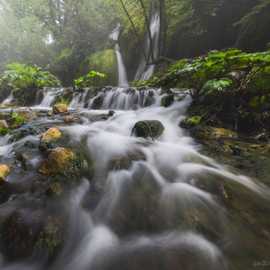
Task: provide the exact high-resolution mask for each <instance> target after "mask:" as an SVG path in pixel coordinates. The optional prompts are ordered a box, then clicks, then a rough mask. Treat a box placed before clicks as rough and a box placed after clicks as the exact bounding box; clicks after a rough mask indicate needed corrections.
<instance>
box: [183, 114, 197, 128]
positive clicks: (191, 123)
mask: <svg viewBox="0 0 270 270" xmlns="http://www.w3.org/2000/svg"><path fill="white" fill-rule="evenodd" d="M201 121H202V117H201V116H199V115H195V116H191V117H188V118H186V119H184V120H183V121H182V122H181V123H180V127H181V128H187V129H189V128H192V127H196V126H198V125H199V124H200V123H201Z"/></svg>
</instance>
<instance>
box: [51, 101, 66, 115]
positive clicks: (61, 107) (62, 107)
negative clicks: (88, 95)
mask: <svg viewBox="0 0 270 270" xmlns="http://www.w3.org/2000/svg"><path fill="white" fill-rule="evenodd" d="M67 112H68V105H67V104H65V103H57V104H55V105H54V106H53V113H54V114H62V113H67Z"/></svg>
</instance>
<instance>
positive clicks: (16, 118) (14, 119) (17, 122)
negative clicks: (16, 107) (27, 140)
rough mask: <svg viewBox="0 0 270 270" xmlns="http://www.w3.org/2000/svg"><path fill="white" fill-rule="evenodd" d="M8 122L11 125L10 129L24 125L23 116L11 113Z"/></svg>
mask: <svg viewBox="0 0 270 270" xmlns="http://www.w3.org/2000/svg"><path fill="white" fill-rule="evenodd" d="M10 122H11V123H12V127H20V126H22V125H23V124H25V123H26V119H25V117H23V115H20V114H18V113H16V112H12V113H11V119H10Z"/></svg>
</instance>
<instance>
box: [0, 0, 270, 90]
mask: <svg viewBox="0 0 270 270" xmlns="http://www.w3.org/2000/svg"><path fill="white" fill-rule="evenodd" d="M150 2H151V1H149V0H143V1H139V0H136V1H130V0H124V1H115V0H114V1H112V0H99V1H95V0H76V1H75V0H24V1H21V0H0V51H1V55H0V71H1V72H2V71H4V70H5V67H6V64H9V63H12V62H20V63H22V64H33V65H38V66H41V67H42V68H45V69H47V70H49V71H50V72H52V73H53V74H55V75H56V76H58V77H59V78H60V79H61V80H62V82H63V84H64V85H69V84H71V82H72V81H73V80H74V79H76V78H78V77H80V76H82V75H85V74H87V73H88V72H89V70H91V69H98V71H100V72H104V73H107V74H108V75H109V78H110V82H111V83H113V82H114V81H115V74H114V73H115V72H116V71H115V59H114V57H115V56H114V53H111V54H110V53H109V51H108V50H111V49H112V48H113V43H112V42H111V41H110V40H109V38H108V37H109V35H110V33H111V31H112V30H113V29H114V28H115V26H116V25H117V24H118V23H120V24H121V27H122V34H121V37H120V42H121V43H122V50H123V54H124V58H125V62H126V65H127V67H128V70H129V73H130V74H128V75H129V77H131V78H133V76H134V72H135V69H136V68H135V67H136V66H137V65H138V60H137V59H139V58H140V57H139V56H140V53H141V51H142V50H141V49H142V48H143V42H144V35H145V33H146V32H147V31H146V29H147V23H148V20H147V17H149V16H148V15H149V12H150ZM157 2H158V3H159V5H160V10H161V13H162V14H161V15H162V16H161V19H162V29H161V39H162V44H161V45H160V46H161V50H160V54H162V56H165V57H168V58H171V59H178V58H182V57H193V56H198V55H200V54H202V53H205V52H206V51H208V50H210V49H223V48H228V47H238V48H240V49H244V50H247V51H255V50H265V49H266V48H267V46H268V45H267V44H268V42H269V41H270V34H269V31H268V30H267V27H268V26H269V24H270V16H269V11H270V1H269V0H245V1H244V0H237V1H229V0H226V1H221V0H215V1H214V0H207V1H206V0H157ZM123 4H124V7H125V9H126V11H127V12H128V14H129V16H130V18H131V19H132V23H131V21H130V18H129V17H128V16H127V14H126V12H125V10H124V9H123ZM131 52H132V53H131ZM97 55H98V56H99V57H100V59H104V58H106V59H107V60H106V61H108V62H107V63H104V61H102V62H103V64H102V66H101V67H100V65H99V64H96V63H99V62H101V61H100V59H99V57H97ZM104 55H105V56H104ZM93 59H94V61H93Z"/></svg>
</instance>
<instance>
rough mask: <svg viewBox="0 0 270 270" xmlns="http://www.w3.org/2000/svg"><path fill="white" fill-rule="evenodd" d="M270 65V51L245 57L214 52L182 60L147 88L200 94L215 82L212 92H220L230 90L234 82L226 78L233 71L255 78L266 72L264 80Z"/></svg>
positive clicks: (240, 52)
mask: <svg viewBox="0 0 270 270" xmlns="http://www.w3.org/2000/svg"><path fill="white" fill-rule="evenodd" d="M269 65H270V52H269V51H266V52H258V53H245V52H242V51H240V50H238V49H228V50H224V51H211V52H209V53H208V54H207V55H205V56H201V57H198V58H194V59H181V60H180V61H178V62H176V63H174V64H172V65H171V66H170V67H169V68H168V70H167V71H166V72H165V73H164V74H163V76H160V78H159V79H157V77H156V76H154V77H153V78H151V79H150V80H149V81H148V82H145V83H144V84H145V85H151V86H162V87H165V88H170V87H178V88H189V89H195V90H196V93H199V91H200V90H201V89H202V87H203V86H204V85H205V84H206V83H207V82H208V81H211V80H214V81H212V82H210V83H211V84H212V86H214V87H212V88H216V90H218V89H219V88H220V87H222V88H224V87H225V88H226V87H229V86H230V85H231V84H232V82H231V81H230V80H229V79H225V80H224V78H226V77H227V76H228V74H229V73H230V72H231V71H243V72H250V71H251V70H252V73H251V74H253V73H254V72H255V70H256V69H258V68H259V69H260V70H264V72H259V74H260V76H262V74H265V75H264V76H266V77H268V76H267V74H268V72H267V70H268V68H269ZM257 76H258V73H257ZM267 82H268V80H267V81H265V84H266V87H267ZM210 83H209V84H210ZM261 83H262V81H261ZM209 84H208V86H209ZM257 84H258V82H257Z"/></svg>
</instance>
